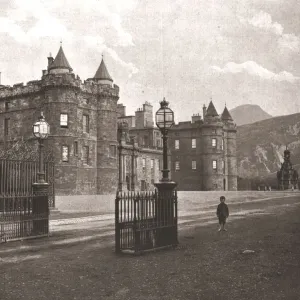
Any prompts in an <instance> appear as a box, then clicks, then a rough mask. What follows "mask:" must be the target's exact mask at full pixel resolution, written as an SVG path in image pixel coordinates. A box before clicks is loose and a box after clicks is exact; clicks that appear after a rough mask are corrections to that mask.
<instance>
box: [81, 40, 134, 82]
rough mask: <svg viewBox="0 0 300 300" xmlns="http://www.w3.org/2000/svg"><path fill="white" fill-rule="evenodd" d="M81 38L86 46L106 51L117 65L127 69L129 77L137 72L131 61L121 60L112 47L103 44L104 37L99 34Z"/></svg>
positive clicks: (101, 51) (102, 51)
mask: <svg viewBox="0 0 300 300" xmlns="http://www.w3.org/2000/svg"><path fill="white" fill-rule="evenodd" d="M83 40H84V42H85V44H86V46H87V47H91V48H93V49H97V51H99V52H100V53H108V54H109V55H110V56H111V57H112V58H113V59H114V60H115V61H116V62H117V63H118V64H119V65H121V66H122V67H124V68H125V69H127V70H128V71H129V78H130V77H132V75H133V74H136V73H138V72H139V70H138V68H137V67H136V66H135V65H134V64H133V63H127V62H125V61H123V60H122V59H121V58H120V56H119V55H118V53H117V52H116V51H115V50H114V49H112V48H110V47H108V46H107V45H106V44H105V40H104V38H102V37H101V36H91V35H89V36H84V37H83Z"/></svg>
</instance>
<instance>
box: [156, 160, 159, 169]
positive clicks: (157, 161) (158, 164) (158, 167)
mask: <svg viewBox="0 0 300 300" xmlns="http://www.w3.org/2000/svg"><path fill="white" fill-rule="evenodd" d="M156 165H157V169H158V170H160V160H159V159H158V160H157V164H156Z"/></svg>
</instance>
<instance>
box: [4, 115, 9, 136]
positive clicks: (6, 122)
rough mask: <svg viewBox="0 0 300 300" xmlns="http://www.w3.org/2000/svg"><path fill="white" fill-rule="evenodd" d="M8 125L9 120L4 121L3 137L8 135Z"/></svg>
mask: <svg viewBox="0 0 300 300" xmlns="http://www.w3.org/2000/svg"><path fill="white" fill-rule="evenodd" d="M9 123H10V119H9V118H7V119H5V120H4V135H5V136H7V135H9Z"/></svg>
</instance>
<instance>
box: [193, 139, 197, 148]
mask: <svg viewBox="0 0 300 300" xmlns="http://www.w3.org/2000/svg"><path fill="white" fill-rule="evenodd" d="M192 148H193V149H194V148H196V139H192Z"/></svg>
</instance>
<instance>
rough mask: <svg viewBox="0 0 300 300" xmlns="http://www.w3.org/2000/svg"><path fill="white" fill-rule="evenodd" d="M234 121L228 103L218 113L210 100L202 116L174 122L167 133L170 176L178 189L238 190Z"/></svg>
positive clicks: (197, 115)
mask: <svg viewBox="0 0 300 300" xmlns="http://www.w3.org/2000/svg"><path fill="white" fill-rule="evenodd" d="M236 132H237V129H236V124H235V123H234V121H233V119H232V117H231V115H230V113H229V111H228V109H227V107H226V106H225V108H224V111H223V113H222V115H221V116H219V115H218V113H217V111H216V109H215V106H214V104H213V102H212V101H211V102H210V103H209V105H208V108H207V109H206V107H205V106H203V119H202V118H201V116H200V115H199V114H196V115H193V116H192V120H191V121H189V122H179V123H178V124H176V125H174V126H173V127H172V129H171V130H170V134H169V136H170V137H169V149H170V152H171V154H170V155H171V174H172V180H173V181H176V182H178V190H190V191H199V190H201V191H211V190H226V191H227V190H229V191H236V190H237V160H236Z"/></svg>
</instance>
